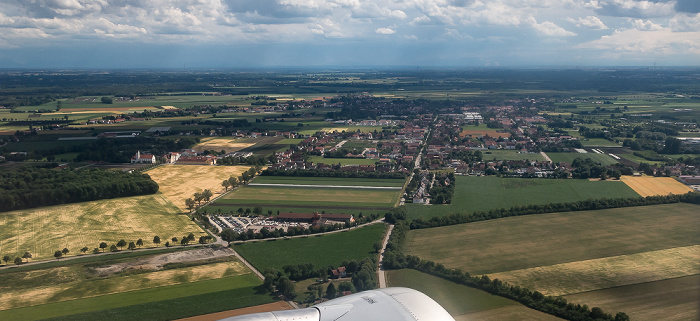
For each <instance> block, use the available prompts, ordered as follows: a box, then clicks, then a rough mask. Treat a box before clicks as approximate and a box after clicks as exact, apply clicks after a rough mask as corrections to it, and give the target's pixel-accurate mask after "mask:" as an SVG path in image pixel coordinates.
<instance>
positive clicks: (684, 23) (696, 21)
mask: <svg viewBox="0 0 700 321" xmlns="http://www.w3.org/2000/svg"><path fill="white" fill-rule="evenodd" d="M669 26H670V27H671V30H673V31H700V13H699V14H696V15H695V16H689V15H685V14H680V15H677V16H675V17H673V18H671V20H669Z"/></svg>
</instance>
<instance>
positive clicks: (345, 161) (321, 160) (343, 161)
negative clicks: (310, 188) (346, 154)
mask: <svg viewBox="0 0 700 321" xmlns="http://www.w3.org/2000/svg"><path fill="white" fill-rule="evenodd" d="M378 161H379V160H378V159H369V158H325V157H323V156H311V157H309V162H312V163H314V164H328V165H335V164H340V165H341V166H345V165H374V164H375V163H376V162H378Z"/></svg>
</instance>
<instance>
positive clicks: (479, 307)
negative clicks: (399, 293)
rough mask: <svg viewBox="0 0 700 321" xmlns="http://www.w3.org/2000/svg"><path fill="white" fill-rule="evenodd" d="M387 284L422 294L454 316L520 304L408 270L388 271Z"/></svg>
mask: <svg viewBox="0 0 700 321" xmlns="http://www.w3.org/2000/svg"><path fill="white" fill-rule="evenodd" d="M387 283H388V286H399V287H407V288H411V289H415V290H418V291H421V292H423V293H425V294H426V295H427V296H429V297H430V298H432V299H433V300H435V301H436V302H437V303H439V304H440V305H441V306H442V307H443V308H445V310H447V312H448V313H450V315H452V316H453V317H457V316H460V315H464V314H469V313H474V312H479V311H485V310H491V309H498V308H501V307H505V306H511V305H519V304H518V303H517V302H515V301H512V300H508V299H506V298H502V297H500V296H496V295H493V294H490V293H488V292H485V291H481V290H477V289H474V288H470V287H468V286H465V285H461V284H457V283H454V282H450V281H448V280H445V279H442V278H439V277H436V276H432V275H430V274H426V273H422V272H419V271H416V270H411V269H404V270H393V271H388V272H387Z"/></svg>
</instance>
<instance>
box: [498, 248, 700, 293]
mask: <svg viewBox="0 0 700 321" xmlns="http://www.w3.org/2000/svg"><path fill="white" fill-rule="evenodd" d="M699 262H700V245H693V246H686V247H677V248H671V249H666V250H658V251H649V252H643V253H635V254H628V255H619V256H611V257H606V258H600V259H592V260H584V261H578V262H570V263H561V264H555V265H550V266H539V267H535V268H529V269H523V270H515V271H508V272H501V273H494V274H489V277H491V279H499V280H502V281H507V282H510V283H511V284H518V285H521V286H524V287H526V288H528V289H533V290H538V291H540V292H542V294H545V295H553V296H561V295H566V294H571V293H581V292H588V291H594V290H598V289H607V288H612V287H619V286H625V285H631V284H638V283H646V282H652V281H659V280H665V279H670V278H677V277H684V276H689V275H695V274H700V263H699Z"/></svg>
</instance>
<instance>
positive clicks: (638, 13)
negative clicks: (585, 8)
mask: <svg viewBox="0 0 700 321" xmlns="http://www.w3.org/2000/svg"><path fill="white" fill-rule="evenodd" d="M598 5H599V6H600V8H599V9H597V10H596V11H597V12H598V13H599V14H601V15H606V16H615V17H634V18H649V17H668V16H673V15H674V14H675V9H674V6H675V1H646V0H600V1H599V2H598Z"/></svg>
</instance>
